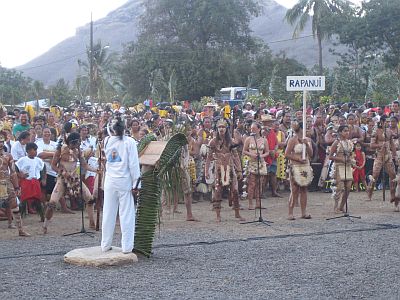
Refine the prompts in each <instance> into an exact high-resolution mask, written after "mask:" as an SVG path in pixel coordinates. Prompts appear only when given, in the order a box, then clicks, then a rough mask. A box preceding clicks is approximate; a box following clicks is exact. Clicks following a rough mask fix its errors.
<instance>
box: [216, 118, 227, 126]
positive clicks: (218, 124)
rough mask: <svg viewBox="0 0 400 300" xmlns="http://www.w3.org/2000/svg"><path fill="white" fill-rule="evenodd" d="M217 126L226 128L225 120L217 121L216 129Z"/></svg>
mask: <svg viewBox="0 0 400 300" xmlns="http://www.w3.org/2000/svg"><path fill="white" fill-rule="evenodd" d="M219 126H225V127H227V126H228V123H227V122H226V121H225V119H219V120H218V121H217V127H219Z"/></svg>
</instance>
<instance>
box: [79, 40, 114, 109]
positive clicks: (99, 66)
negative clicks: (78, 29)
mask: <svg viewBox="0 0 400 300" xmlns="http://www.w3.org/2000/svg"><path fill="white" fill-rule="evenodd" d="M107 49H108V46H103V45H102V44H101V41H98V42H97V43H96V44H94V45H93V78H92V82H93V95H95V99H98V100H99V102H101V101H102V100H103V99H104V100H106V99H109V98H111V96H112V95H113V94H114V93H115V89H114V87H113V81H114V77H115V74H116V72H115V64H114V62H115V54H114V53H108V51H107ZM86 53H87V61H82V60H78V64H79V66H80V67H82V68H83V70H84V72H85V74H84V75H82V76H80V78H79V79H78V80H77V82H76V83H77V84H78V83H79V84H81V85H82V84H83V83H86V85H89V84H90V80H89V78H90V64H89V61H90V48H89V47H88V48H87V50H86ZM80 89H81V90H82V89H83V87H82V86H80ZM84 90H85V91H88V90H89V88H88V87H87V88H85V89H84ZM91 101H93V99H91Z"/></svg>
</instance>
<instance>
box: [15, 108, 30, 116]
mask: <svg viewBox="0 0 400 300" xmlns="http://www.w3.org/2000/svg"><path fill="white" fill-rule="evenodd" d="M14 111H15V109H14ZM19 114H20V115H28V112H27V111H26V110H22V111H21V112H20V113H19Z"/></svg>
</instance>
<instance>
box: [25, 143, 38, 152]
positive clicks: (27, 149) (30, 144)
mask: <svg viewBox="0 0 400 300" xmlns="http://www.w3.org/2000/svg"><path fill="white" fill-rule="evenodd" d="M37 148H38V146H37V145H36V144H35V143H27V144H26V146H25V151H26V152H28V151H29V150H31V149H33V150H37Z"/></svg>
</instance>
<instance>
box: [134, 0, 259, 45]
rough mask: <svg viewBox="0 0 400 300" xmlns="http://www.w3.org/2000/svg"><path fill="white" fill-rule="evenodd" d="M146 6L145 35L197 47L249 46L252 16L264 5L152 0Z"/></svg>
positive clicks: (245, 0)
mask: <svg viewBox="0 0 400 300" xmlns="http://www.w3.org/2000/svg"><path fill="white" fill-rule="evenodd" d="M144 6H145V13H144V15H143V16H142V18H141V28H142V36H145V37H147V38H149V39H156V40H157V41H159V42H161V41H164V42H170V41H171V40H178V41H179V43H180V44H181V45H184V46H185V47H187V48H189V49H191V50H193V51H198V50H199V49H200V50H207V49H209V48H210V47H213V48H221V47H235V48H236V47H239V48H244V49H248V48H249V47H251V44H252V43H253V38H252V37H251V35H250V33H251V30H250V27H249V23H250V19H251V17H252V16H257V15H258V14H259V12H260V9H261V7H260V5H259V3H258V1H257V0H218V1H215V0H148V1H145V3H144Z"/></svg>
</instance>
